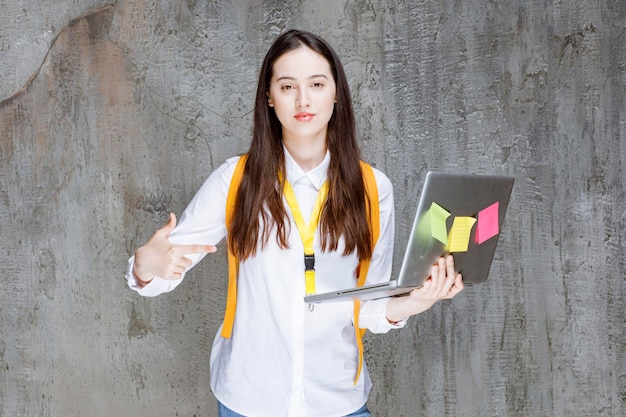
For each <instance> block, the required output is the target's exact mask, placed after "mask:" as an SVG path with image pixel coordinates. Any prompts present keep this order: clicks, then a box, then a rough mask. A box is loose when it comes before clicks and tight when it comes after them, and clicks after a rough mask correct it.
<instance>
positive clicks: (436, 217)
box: [428, 201, 450, 245]
mask: <svg viewBox="0 0 626 417" xmlns="http://www.w3.org/2000/svg"><path fill="white" fill-rule="evenodd" d="M428 215H429V217H430V233H431V235H432V237H433V238H435V239H437V240H438V241H440V242H441V243H443V244H444V245H447V244H448V230H447V227H446V219H447V218H448V217H450V213H449V212H448V211H447V210H446V209H444V208H443V207H441V206H440V205H439V204H437V203H435V202H434V201H433V202H432V204H431V205H430V209H428Z"/></svg>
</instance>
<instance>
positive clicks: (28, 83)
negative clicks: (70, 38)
mask: <svg viewBox="0 0 626 417" xmlns="http://www.w3.org/2000/svg"><path fill="white" fill-rule="evenodd" d="M116 5H117V2H115V3H110V4H107V5H105V6H102V7H99V8H97V9H95V10H91V11H88V12H86V13H84V14H82V15H80V16H78V17H75V18H73V19H72V20H70V21H69V23H68V24H67V25H65V26H64V27H63V28H62V29H61V30H60V31H59V33H57V35H56V36H55V37H54V39H53V40H52V42H51V43H50V46H49V47H48V50H47V51H46V53H45V55H44V57H43V59H42V60H41V64H39V66H38V67H37V68H36V69H35V71H34V72H33V73H32V74H31V76H30V77H28V79H27V80H26V82H25V83H24V85H23V86H22V87H20V88H19V89H18V90H17V91H16V92H15V93H13V94H12V95H11V96H9V97H7V98H5V99H3V100H0V107H3V106H5V105H6V104H8V103H9V102H11V101H12V100H14V99H16V98H17V97H19V96H21V95H22V94H24V92H26V90H28V88H29V87H30V86H31V85H32V83H33V82H34V81H35V79H37V77H38V76H39V73H40V72H41V69H42V68H43V66H44V65H45V63H46V62H47V61H48V57H49V56H50V52H51V51H52V49H53V48H54V46H55V44H56V43H57V40H58V39H59V37H60V36H61V35H62V34H63V33H65V31H67V30H68V28H69V27H71V26H72V25H74V24H76V22H78V21H80V20H81V19H85V18H88V17H90V16H93V15H96V14H98V13H101V12H103V11H105V10H108V9H110V8H111V7H115V6H116Z"/></svg>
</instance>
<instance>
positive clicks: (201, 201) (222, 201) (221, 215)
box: [126, 157, 239, 297]
mask: <svg viewBox="0 0 626 417" xmlns="http://www.w3.org/2000/svg"><path fill="white" fill-rule="evenodd" d="M238 160H239V157H234V158H230V159H228V160H227V161H226V162H225V163H224V164H222V165H221V166H220V167H219V168H217V169H216V170H215V171H213V173H212V174H211V175H210V176H209V178H207V180H206V181H205V182H204V184H202V186H201V187H200V189H199V190H198V192H197V193H196V195H195V196H194V197H193V199H192V200H191V202H190V203H189V205H188V206H187V208H186V209H185V211H184V212H183V214H182V215H181V216H180V219H179V220H178V223H177V225H176V228H175V229H174V230H173V231H172V233H171V234H170V242H172V243H176V244H179V245H194V244H197V245H217V244H218V243H219V242H220V241H221V240H222V239H223V238H224V236H226V198H227V196H228V189H229V187H230V182H231V180H232V177H233V173H234V171H235V166H236V164H237V161H238ZM205 255H206V254H203V253H200V254H188V255H186V257H187V258H189V259H190V260H191V261H192V264H191V266H189V267H188V268H187V269H186V270H185V272H184V273H183V275H182V276H181V278H180V279H177V280H167V279H164V278H161V277H158V276H155V277H154V278H153V279H152V281H150V282H149V283H148V284H147V285H145V286H144V287H141V286H139V285H138V283H137V279H136V277H135V274H134V273H133V265H134V260H135V257H134V256H133V257H131V258H130V259H129V260H128V268H127V270H126V282H127V283H128V286H129V287H130V288H131V289H133V290H134V291H136V292H137V293H138V294H139V295H142V296H145V297H155V296H157V295H159V294H163V293H166V292H169V291H172V290H173V289H174V288H176V287H177V286H178V285H179V284H180V283H181V282H182V281H183V279H184V278H185V274H186V273H187V271H189V270H190V269H191V268H193V267H194V266H195V265H196V264H197V263H198V262H200V261H201V260H202V258H204V256H205Z"/></svg>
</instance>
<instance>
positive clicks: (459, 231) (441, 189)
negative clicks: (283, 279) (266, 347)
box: [304, 171, 514, 303]
mask: <svg viewBox="0 0 626 417" xmlns="http://www.w3.org/2000/svg"><path fill="white" fill-rule="evenodd" d="M513 182H514V180H513V178H512V177H507V176H495V175H474V174H451V173H445V172H435V171H430V172H428V174H426V179H425V180H424V186H423V188H422V193H421V196H420V200H419V203H418V206H417V212H416V213H415V218H414V220H413V226H412V229H411V234H410V235H409V240H408V242H407V246H406V251H405V253H404V259H403V261H402V266H401V268H400V273H399V275H398V278H397V279H394V280H391V281H387V282H383V283H379V284H372V285H365V286H362V287H354V288H346V289H343V290H337V291H332V292H327V293H323V294H314V295H309V296H306V297H305V298H304V301H305V302H306V303H319V302H326V301H345V300H346V299H360V300H371V299H376V298H383V297H390V296H398V295H406V294H408V293H409V292H411V290H413V289H415V288H418V287H421V286H422V285H424V282H425V281H426V279H428V278H429V277H430V271H431V268H432V266H433V264H434V263H435V262H436V261H437V259H438V258H439V257H440V256H444V255H447V254H450V253H451V254H452V255H453V256H454V265H455V269H456V270H457V272H460V273H461V274H462V275H463V283H464V284H465V285H472V284H479V283H482V282H484V281H486V280H487V278H488V276H489V269H490V268H491V263H492V260H493V255H494V253H495V250H496V246H497V243H498V237H499V236H500V232H501V230H502V225H503V223H504V215H505V213H506V210H507V207H508V204H509V198H510V196H511V191H512V190H513Z"/></svg>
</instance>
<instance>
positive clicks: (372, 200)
mask: <svg viewBox="0 0 626 417" xmlns="http://www.w3.org/2000/svg"><path fill="white" fill-rule="evenodd" d="M361 172H362V174H363V182H364V183H365V205H366V211H367V219H368V222H369V227H370V234H371V238H372V248H374V246H375V245H376V242H377V241H378V237H379V236H380V207H379V203H378V186H377V185H376V177H375V176H374V170H373V169H372V167H371V166H370V165H369V164H367V163H365V162H363V161H361ZM369 267H370V259H365V260H363V261H361V262H359V269H358V270H359V277H358V279H357V284H356V285H357V287H362V286H363V285H364V284H365V279H366V278H367V272H368V270H369ZM360 310H361V302H360V301H359V300H354V330H355V335H356V345H357V347H358V350H359V366H358V368H357V371H356V377H355V378H354V384H355V385H356V383H357V382H358V381H359V376H360V375H361V370H362V369H363V336H365V332H366V329H360V328H359V312H360Z"/></svg>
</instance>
